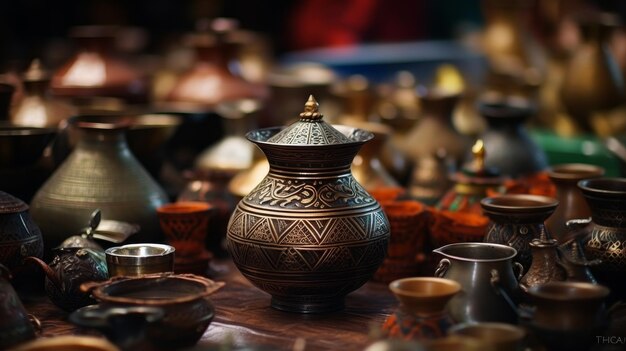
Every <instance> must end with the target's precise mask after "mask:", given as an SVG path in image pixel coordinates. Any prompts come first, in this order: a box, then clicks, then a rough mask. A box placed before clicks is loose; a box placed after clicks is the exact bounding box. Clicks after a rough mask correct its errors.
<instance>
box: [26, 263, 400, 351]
mask: <svg viewBox="0 0 626 351" xmlns="http://www.w3.org/2000/svg"><path fill="white" fill-rule="evenodd" d="M212 270H213V272H214V274H213V275H212V277H211V278H212V279H214V280H217V281H224V282H226V285H225V286H224V288H222V289H221V290H220V291H218V292H217V293H215V294H214V295H212V297H211V298H212V300H213V303H214V305H215V307H216V316H215V319H214V320H213V322H212V323H211V325H210V326H209V328H208V329H207V331H206V332H205V333H204V335H203V336H202V339H201V340H200V341H199V342H198V344H197V345H196V346H195V347H193V348H192V349H191V350H194V351H201V350H217V349H218V346H219V345H220V344H221V343H223V342H224V341H229V342H230V343H232V345H233V347H234V348H239V347H245V346H264V347H266V348H265V349H267V350H293V346H294V343H295V342H296V340H297V339H298V338H301V339H303V340H304V341H305V350H307V351H308V350H342V351H348V350H363V349H364V348H365V347H366V346H367V345H368V344H370V343H371V341H370V338H369V333H370V330H371V329H372V328H380V327H381V325H382V323H383V322H384V320H385V318H386V317H387V316H388V315H389V314H390V313H391V312H392V311H393V309H394V308H395V307H396V301H395V299H394V297H393V295H392V294H391V293H390V292H389V290H388V288H387V286H386V285H385V284H381V283H375V282H368V283H367V284H365V285H364V286H363V287H361V288H360V289H358V290H357V291H355V292H353V293H352V294H350V295H348V296H347V298H346V308H345V310H343V311H340V312H335V313H330V314H323V315H302V314H297V313H288V312H282V311H277V310H274V309H272V308H271V307H270V295H268V294H266V293H264V292H263V291H261V290H259V289H257V288H255V287H253V286H252V285H251V284H250V282H248V280H246V279H245V278H244V277H243V276H242V275H241V274H240V273H239V271H238V270H237V269H236V268H235V267H234V265H233V264H232V262H231V261H220V262H214V263H212ZM24 305H25V306H26V309H27V310H28V311H29V313H31V314H34V315H35V316H36V317H37V318H39V319H40V321H41V322H42V334H43V335H44V336H52V335H64V334H75V333H77V332H80V330H79V329H78V328H76V327H75V326H73V325H72V324H71V323H69V322H68V321H67V313H65V312H63V311H62V310H60V309H58V308H57V307H56V306H54V305H52V303H50V302H49V301H48V299H47V298H45V297H43V296H41V297H39V298H33V297H31V298H26V299H24ZM300 342H301V341H300Z"/></svg>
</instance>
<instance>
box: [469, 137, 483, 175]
mask: <svg viewBox="0 0 626 351" xmlns="http://www.w3.org/2000/svg"><path fill="white" fill-rule="evenodd" d="M472 154H473V155H474V167H475V168H474V169H475V170H477V171H479V170H483V169H485V144H484V143H483V141H482V139H478V140H476V143H474V146H472Z"/></svg>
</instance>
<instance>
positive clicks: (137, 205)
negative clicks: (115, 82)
mask: <svg viewBox="0 0 626 351" xmlns="http://www.w3.org/2000/svg"><path fill="white" fill-rule="evenodd" d="M70 123H71V124H72V127H73V128H77V130H78V138H79V139H78V144H77V145H76V147H75V148H74V151H72V153H71V154H70V156H68V158H67V159H66V160H65V161H64V162H63V164H62V165H61V166H60V167H59V168H58V169H57V170H56V171H55V173H54V174H52V176H51V177H50V178H49V179H48V180H47V181H46V183H45V184H44V185H43V186H42V187H41V189H39V191H37V194H36V195H35V197H34V198H33V201H32V202H31V213H32V215H33V218H34V219H35V221H36V222H37V223H38V224H39V226H40V227H41V228H42V232H43V233H44V241H45V244H46V247H47V250H50V249H51V248H54V247H56V246H57V245H59V244H60V243H61V242H62V241H63V240H64V239H66V238H67V237H69V236H71V235H75V234H77V233H80V232H81V229H82V228H83V227H84V226H85V221H86V220H87V219H88V218H90V216H91V213H92V212H93V210H94V209H97V208H99V209H100V210H101V212H102V219H103V220H115V221H121V222H127V223H131V224H137V225H139V226H140V229H139V233H138V234H135V235H134V236H132V237H131V239H130V241H131V242H158V241H159V240H161V238H162V236H161V231H160V228H159V222H158V219H157V214H156V209H157V208H158V207H159V206H161V205H163V204H165V203H167V202H168V198H167V196H166V195H165V193H164V192H163V190H162V189H161V188H160V187H159V185H158V184H157V183H156V182H155V181H154V180H153V179H152V177H150V175H149V174H148V172H147V171H146V170H145V169H144V168H143V167H142V166H141V164H140V163H139V161H137V159H136V158H135V157H134V156H133V154H132V153H131V151H130V149H129V148H128V145H127V143H126V138H125V136H124V131H125V130H126V129H127V128H128V127H129V126H130V121H129V120H127V119H124V118H111V117H110V116H108V117H101V116H79V117H74V118H72V120H71V121H70Z"/></svg>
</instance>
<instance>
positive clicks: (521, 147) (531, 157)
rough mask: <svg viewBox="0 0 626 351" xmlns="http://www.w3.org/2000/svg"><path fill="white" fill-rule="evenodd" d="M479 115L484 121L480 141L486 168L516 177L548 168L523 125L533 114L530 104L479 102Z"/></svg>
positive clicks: (539, 149) (533, 110)
mask: <svg viewBox="0 0 626 351" xmlns="http://www.w3.org/2000/svg"><path fill="white" fill-rule="evenodd" d="M478 108H479V111H480V114H481V115H482V116H483V117H484V118H485V119H486V120H487V124H488V127H487V130H486V131H485V132H484V133H483V134H482V136H481V139H482V140H483V142H484V143H485V154H486V156H485V166H486V167H488V168H495V169H497V170H498V171H499V172H500V174H502V175H505V176H511V177H518V176H522V175H525V174H531V173H535V172H539V171H541V170H543V169H545V168H546V167H548V160H547V157H546V154H545V153H544V152H543V150H541V148H540V147H539V145H537V144H536V143H535V142H534V141H533V140H532V139H531V138H530V135H528V132H527V131H526V128H525V127H524V123H525V122H526V121H527V120H528V118H529V117H530V116H532V115H533V114H534V113H535V109H534V107H533V106H532V105H530V103H519V104H518V103H510V102H506V101H499V102H482V103H481V104H480V105H479V107H478Z"/></svg>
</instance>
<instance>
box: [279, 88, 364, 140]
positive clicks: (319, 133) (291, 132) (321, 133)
mask: <svg viewBox="0 0 626 351" xmlns="http://www.w3.org/2000/svg"><path fill="white" fill-rule="evenodd" d="M323 117H324V115H322V114H321V113H320V112H319V104H318V103H317V101H316V100H315V98H314V97H313V95H310V96H309V100H307V102H306V103H305V104H304V112H302V113H300V119H299V120H298V121H297V122H295V123H293V124H292V125H290V126H288V127H287V128H285V129H283V130H282V131H280V132H278V133H277V134H276V135H274V136H272V137H271V138H269V139H268V140H267V142H268V143H270V144H282V145H335V144H347V143H352V142H353V140H350V138H348V137H347V136H346V135H344V134H343V133H341V132H340V131H339V130H337V129H335V128H334V127H333V126H331V125H330V124H328V123H326V122H324V120H323V119H322V118H323Z"/></svg>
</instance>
